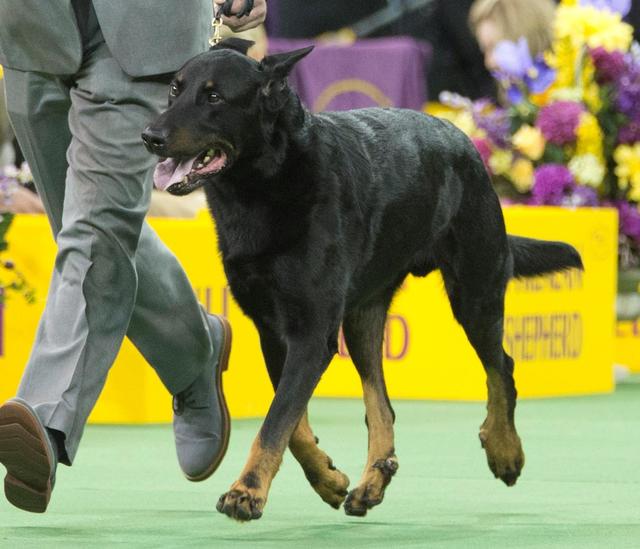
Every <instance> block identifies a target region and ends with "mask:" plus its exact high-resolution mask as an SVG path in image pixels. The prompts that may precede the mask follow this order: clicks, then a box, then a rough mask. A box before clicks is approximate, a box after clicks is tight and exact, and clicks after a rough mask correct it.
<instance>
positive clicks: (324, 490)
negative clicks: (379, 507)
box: [289, 411, 349, 509]
mask: <svg viewBox="0 0 640 549" xmlns="http://www.w3.org/2000/svg"><path fill="white" fill-rule="evenodd" d="M289 448H290V450H291V453H292V454H293V455H294V457H295V458H296V459H297V460H298V462H299V463H300V465H301V466H302V469H303V470H304V474H305V476H306V477H307V480H308V481H309V483H310V484H311V486H312V488H313V489H314V490H315V491H316V492H317V493H318V495H319V496H320V497H321V498H322V500H323V501H325V502H326V503H328V504H329V505H331V507H334V508H335V509H338V508H339V507H340V505H341V504H342V502H343V501H344V498H345V497H347V487H348V486H349V478H348V477H347V476H346V475H345V474H343V473H342V472H340V471H339V470H338V469H336V468H335V467H334V465H333V462H332V461H331V458H330V457H329V456H328V455H327V454H325V453H324V452H323V451H322V450H321V449H320V448H319V447H318V439H317V438H316V437H315V436H314V435H313V431H312V430H311V426H310V425H309V418H308V415H307V412H306V411H305V413H304V416H302V419H301V420H300V422H299V423H298V425H297V426H296V429H295V431H294V432H293V434H292V435H291V440H290V441H289Z"/></svg>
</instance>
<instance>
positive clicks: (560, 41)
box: [440, 0, 640, 268]
mask: <svg viewBox="0 0 640 549" xmlns="http://www.w3.org/2000/svg"><path fill="white" fill-rule="evenodd" d="M629 8H630V0H562V1H561V3H560V5H559V6H558V8H557V12H556V18H555V22H554V28H553V45H552V48H551V50H550V51H547V52H545V53H544V54H543V55H540V56H538V57H537V58H535V59H534V58H532V57H531V54H530V53H529V47H528V45H527V42H526V40H525V39H524V38H522V39H520V40H519V41H518V42H517V43H512V42H500V43H499V44H498V45H497V46H496V49H495V50H494V59H495V60H496V63H497V65H498V67H499V70H497V71H496V73H495V77H496V78H497V80H498V82H499V84H500V88H501V90H502V93H503V98H504V99H503V101H502V104H501V106H497V105H495V104H493V103H491V102H490V101H488V100H479V101H474V102H472V101H470V100H468V99H466V98H463V97H460V96H457V95H454V94H447V93H445V94H442V96H441V98H440V100H441V102H442V103H444V104H445V105H447V106H448V107H450V108H452V110H453V115H452V120H453V122H454V123H456V124H457V125H458V126H459V127H461V129H463V131H465V132H466V133H467V134H468V135H469V136H470V137H471V139H472V140H473V142H474V144H475V145H476V148H477V149H478V151H479V152H480V155H481V156H482V159H483V161H484V162H485V165H486V167H487V170H488V171H489V173H490V175H491V176H492V178H493V180H494V182H495V184H496V187H497V190H498V192H499V194H501V196H502V197H503V199H505V200H511V201H516V202H523V203H528V204H536V205H560V206H574V207H576V206H610V207H615V208H617V209H618V212H619V218H620V265H621V267H622V268H626V267H633V266H638V265H640V210H639V208H638V204H639V203H640V46H639V45H638V44H637V43H633V29H632V27H631V26H630V25H628V24H627V23H625V22H623V21H622V18H623V17H624V16H625V15H626V13H628V11H629Z"/></svg>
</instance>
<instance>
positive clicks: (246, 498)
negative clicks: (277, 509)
mask: <svg viewBox="0 0 640 549" xmlns="http://www.w3.org/2000/svg"><path fill="white" fill-rule="evenodd" d="M264 503H265V501H264V499H263V498H261V497H257V496H256V495H255V494H252V490H251V489H249V488H233V489H231V490H229V491H228V492H227V493H226V494H222V495H221V496H220V499H219V500H218V505H216V509H217V510H218V511H219V512H220V513H224V514H225V515H227V516H228V517H230V518H232V519H235V520H237V521H240V522H246V521H248V520H257V519H259V518H260V517H261V516H262V509H263V507H264Z"/></svg>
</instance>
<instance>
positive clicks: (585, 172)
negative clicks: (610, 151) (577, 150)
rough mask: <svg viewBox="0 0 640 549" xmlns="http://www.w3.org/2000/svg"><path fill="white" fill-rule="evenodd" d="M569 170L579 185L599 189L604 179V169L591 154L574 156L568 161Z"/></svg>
mask: <svg viewBox="0 0 640 549" xmlns="http://www.w3.org/2000/svg"><path fill="white" fill-rule="evenodd" d="M569 170H570V171H571V173H572V174H573V177H575V178H576V181H577V182H578V183H580V184H581V185H589V186H591V187H596V188H597V187H599V186H600V184H601V183H602V180H603V179H604V174H605V167H604V165H603V164H602V163H601V162H600V161H599V160H598V158H597V157H596V156H594V155H593V154H581V155H578V156H574V157H573V158H572V159H571V160H570V161H569Z"/></svg>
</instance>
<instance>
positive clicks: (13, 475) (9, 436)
mask: <svg viewBox="0 0 640 549" xmlns="http://www.w3.org/2000/svg"><path fill="white" fill-rule="evenodd" d="M0 462H1V463H2V464H3V465H4V466H5V467H6V468H7V476H6V477H4V493H5V495H6V496H7V499H8V500H9V502H10V503H12V504H13V505H15V506H16V507H18V508H20V509H23V510H25V511H30V512H32V513H44V512H45V511H46V509H47V505H48V504H49V499H51V490H52V489H53V484H54V481H55V472H56V466H57V463H56V458H55V453H54V451H53V448H52V447H51V441H50V440H49V436H48V434H47V431H46V430H45V428H44V425H42V422H41V421H40V418H39V417H38V416H37V414H36V412H35V411H34V410H33V408H31V406H29V405H28V404H27V403H26V402H25V401H23V400H21V399H19V398H14V399H11V400H8V401H7V402H5V403H4V404H3V405H2V406H0Z"/></svg>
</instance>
